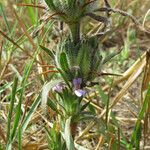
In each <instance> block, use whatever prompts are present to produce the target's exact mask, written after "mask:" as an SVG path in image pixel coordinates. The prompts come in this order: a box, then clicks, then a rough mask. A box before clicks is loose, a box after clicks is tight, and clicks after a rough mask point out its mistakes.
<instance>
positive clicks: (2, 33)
mask: <svg viewBox="0 0 150 150" xmlns="http://www.w3.org/2000/svg"><path fill="white" fill-rule="evenodd" d="M0 34H1V35H2V36H4V37H5V38H6V39H7V40H8V41H10V42H11V43H13V44H14V45H15V46H16V47H18V48H19V49H21V50H22V51H25V50H24V49H23V48H22V47H20V46H19V45H18V44H17V43H16V42H15V41H14V40H13V39H11V38H9V37H8V36H7V35H6V34H5V33H4V32H3V31H1V30H0Z"/></svg>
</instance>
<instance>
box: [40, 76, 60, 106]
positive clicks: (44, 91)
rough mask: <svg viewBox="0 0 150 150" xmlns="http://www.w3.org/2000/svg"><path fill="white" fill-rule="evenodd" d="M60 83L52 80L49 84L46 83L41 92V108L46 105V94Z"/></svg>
mask: <svg viewBox="0 0 150 150" xmlns="http://www.w3.org/2000/svg"><path fill="white" fill-rule="evenodd" d="M60 82H62V80H61V79H60V80H54V81H51V82H48V83H47V84H45V85H44V86H43V90H42V107H43V108H45V107H46V104H47V99H48V93H49V91H50V90H51V89H52V88H53V87H54V86H55V85H56V84H58V83H60Z"/></svg>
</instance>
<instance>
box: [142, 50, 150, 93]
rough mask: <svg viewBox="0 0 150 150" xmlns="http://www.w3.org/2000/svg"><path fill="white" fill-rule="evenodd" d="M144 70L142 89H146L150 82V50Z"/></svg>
mask: <svg viewBox="0 0 150 150" xmlns="http://www.w3.org/2000/svg"><path fill="white" fill-rule="evenodd" d="M144 70H145V71H144V77H143V83H142V91H145V90H146V89H147V88H148V85H149V83H150V51H147V53H146V66H145V69H144Z"/></svg>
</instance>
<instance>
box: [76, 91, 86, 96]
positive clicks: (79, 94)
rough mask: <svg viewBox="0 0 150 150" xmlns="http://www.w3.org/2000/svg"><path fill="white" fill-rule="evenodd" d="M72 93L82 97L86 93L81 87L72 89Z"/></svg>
mask: <svg viewBox="0 0 150 150" xmlns="http://www.w3.org/2000/svg"><path fill="white" fill-rule="evenodd" d="M74 93H75V94H76V95H77V96H78V97H82V96H83V97H84V96H85V95H86V91H85V90H82V89H77V90H75V91H74Z"/></svg>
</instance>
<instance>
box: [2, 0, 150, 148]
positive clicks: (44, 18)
mask: <svg viewBox="0 0 150 150" xmlns="http://www.w3.org/2000/svg"><path fill="white" fill-rule="evenodd" d="M98 5H99V7H101V6H103V5H104V1H100V0H99V2H98ZM110 5H111V7H112V8H114V9H116V10H118V9H120V10H124V11H125V12H126V13H127V15H126V16H125V14H122V15H121V14H120V12H118V11H116V12H114V13H113V12H111V13H110V14H105V13H102V12H101V13H100V12H98V13H97V15H102V16H105V17H109V21H110V22H111V23H110V25H109V26H108V27H107V28H106V29H105V28H104V27H105V26H104V23H103V22H98V21H95V20H93V19H91V18H90V17H85V18H84V19H83V22H82V24H81V26H82V29H83V30H82V32H83V35H82V36H83V37H84V36H85V37H87V36H88V37H92V36H95V35H98V34H99V37H100V38H99V39H98V47H99V51H100V54H101V55H102V57H103V58H106V57H107V56H108V55H109V54H115V57H113V58H112V59H109V58H108V61H107V63H105V64H104V65H102V66H101V68H100V70H99V72H98V73H97V78H96V79H95V80H94V83H95V82H96V83H97V84H95V85H94V86H89V87H86V91H88V94H86V97H84V98H83V100H82V102H81V104H82V107H81V108H80V111H81V112H82V110H84V118H82V117H81V118H75V120H78V121H77V122H78V123H77V124H74V126H71V128H70V126H69V125H70V122H71V120H70V119H68V118H67V117H64V119H62V118H63V117H62V114H64V112H63V111H62V108H61V107H60V106H58V105H60V103H59V102H60V101H58V99H59V98H58V94H56V93H55V92H53V90H50V88H51V87H54V85H56V84H57V83H59V82H60V80H62V78H60V72H59V69H57V66H56V64H55V62H54V61H53V59H52V57H51V54H52V53H51V52H52V50H55V49H56V47H57V48H58V49H59V47H58V45H59V43H60V41H62V40H63V39H65V38H66V37H67V36H68V34H69V29H68V26H67V25H66V24H64V26H63V30H62V28H61V27H62V24H61V22H60V20H59V19H58V18H57V16H56V15H53V13H52V12H50V11H49V10H48V9H45V7H46V4H45V3H44V2H43V1H40V2H39V1H38V0H0V149H2V150H3V149H7V150H9V149H24V150H31V149H33V150H44V149H53V150H61V149H62V150H63V149H64V150H65V149H67V148H66V147H70V150H72V149H74V145H75V147H76V149H79V150H80V149H81V150H82V149H83V150H84V149H85V150H100V149H102V150H103V149H104V150H105V149H109V150H119V149H120V150H122V149H137V150H138V149H147V150H148V149H150V85H149V82H150V51H149V47H150V42H149V37H150V1H149V0H145V1H141V0H111V1H110ZM128 14H130V15H132V16H135V18H136V20H137V21H138V22H139V23H138V24H137V22H136V21H135V20H134V19H133V18H132V16H130V15H128ZM107 15H108V16H107ZM110 58H111V57H110ZM56 79H57V80H56ZM63 79H65V77H64V78H63ZM43 91H44V92H45V93H44V92H43ZM49 91H50V92H49ZM69 94H70V93H69ZM69 94H68V95H69ZM42 95H44V96H42ZM68 95H67V96H66V97H68ZM63 96H64V95H63ZM47 97H48V101H47V103H46V101H45V99H47ZM64 97H65V96H64ZM66 97H65V98H64V101H65V100H66V99H67V98H66ZM45 103H46V105H47V107H46V108H43V107H45ZM63 104H64V103H63ZM66 105H67V106H68V104H66ZM70 105H71V104H70ZM75 105H78V104H75ZM79 105H80V104H79ZM73 107H74V106H72V105H71V108H73ZM64 108H66V107H65V106H64ZM68 111H70V110H69V108H68ZM71 111H72V109H71ZM61 113H62V114H61ZM60 118H61V119H60ZM66 118H67V119H66ZM65 119H66V120H65ZM60 120H63V121H62V122H61V121H60ZM70 130H71V131H70ZM70 134H71V135H70ZM69 144H70V145H73V147H72V146H70V145H69ZM68 145H69V146H68Z"/></svg>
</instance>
